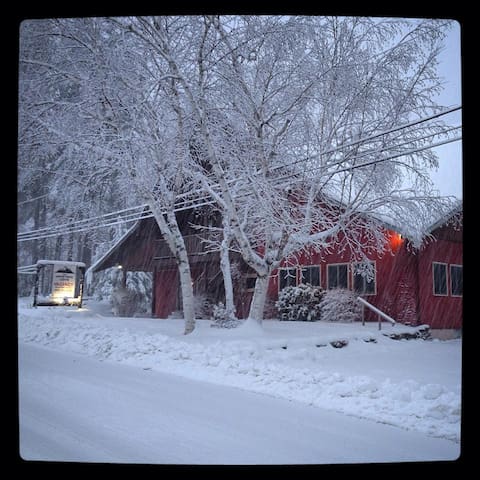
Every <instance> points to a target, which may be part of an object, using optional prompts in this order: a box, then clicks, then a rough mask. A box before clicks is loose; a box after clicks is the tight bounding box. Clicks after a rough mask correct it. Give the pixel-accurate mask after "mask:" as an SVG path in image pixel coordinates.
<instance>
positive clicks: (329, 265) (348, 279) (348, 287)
mask: <svg viewBox="0 0 480 480" xmlns="http://www.w3.org/2000/svg"><path fill="white" fill-rule="evenodd" d="M341 265H345V266H346V267H347V275H346V278H347V286H346V287H339V286H338V285H337V286H336V287H332V288H330V268H329V267H337V268H338V267H339V266H341ZM349 266H350V264H349V263H346V262H340V263H327V285H326V286H327V290H333V289H334V288H346V289H347V290H350V289H351V287H350V275H349V271H350V269H349ZM337 280H338V269H337Z"/></svg>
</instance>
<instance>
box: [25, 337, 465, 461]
mask: <svg viewBox="0 0 480 480" xmlns="http://www.w3.org/2000/svg"><path fill="white" fill-rule="evenodd" d="M19 387H20V390H19V399H20V404H19V412H20V453H21V456H22V458H24V459H26V460H37V459H38V460H51V461H82V462H108V463H111V462H120V463H159V464H292V463H293V464H324V463H363V462H403V461H424V460H425V461H435V460H453V459H456V458H457V457H458V455H459V453H460V452H459V449H460V446H459V445H458V444H457V443H454V442H451V441H448V440H444V439H438V438H432V437H428V436H425V435H422V434H419V433H417V432H412V431H404V430H401V429H399V428H395V427H392V426H389V425H383V424H379V423H374V422H371V421H366V420H362V419H358V418H353V417H348V416H345V415H342V414H338V413H335V412H331V411H326V410H324V409H321V408H314V407H311V406H308V405H304V404H301V403H297V402H290V401H288V400H285V399H281V398H272V397H269V396H264V395H261V394H256V393H253V392H247V391H243V390H240V389H235V388H232V387H226V386H221V385H214V384H211V383H207V382H199V381H195V380H190V379H185V378H181V377H177V376H174V375H170V374H166V373H162V372H158V371H154V370H144V369H141V368H139V367H133V366H129V365H124V364H120V363H110V362H100V361H98V360H96V359H93V358H89V357H86V356H81V355H75V354H71V353H67V352H58V351H53V350H49V349H45V348H42V347H38V346H33V345H27V344H23V343H21V342H20V344H19Z"/></svg>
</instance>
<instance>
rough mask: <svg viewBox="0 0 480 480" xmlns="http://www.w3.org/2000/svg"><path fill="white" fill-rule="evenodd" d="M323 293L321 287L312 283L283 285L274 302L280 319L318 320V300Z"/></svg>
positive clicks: (319, 300)
mask: <svg viewBox="0 0 480 480" xmlns="http://www.w3.org/2000/svg"><path fill="white" fill-rule="evenodd" d="M323 295H324V291H323V289H322V288H320V287H314V286H312V285H307V284H300V285H298V286H296V287H293V286H290V287H285V288H284V289H282V290H281V291H280V293H279V295H278V300H277V301H276V302H275V306H276V307H277V309H278V313H279V315H280V320H291V321H297V320H299V321H307V322H312V321H316V320H320V302H321V300H322V297H323Z"/></svg>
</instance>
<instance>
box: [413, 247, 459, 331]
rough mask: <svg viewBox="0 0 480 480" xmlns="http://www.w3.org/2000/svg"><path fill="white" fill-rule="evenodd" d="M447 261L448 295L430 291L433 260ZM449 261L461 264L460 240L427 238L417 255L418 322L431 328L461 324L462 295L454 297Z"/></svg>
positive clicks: (431, 287)
mask: <svg viewBox="0 0 480 480" xmlns="http://www.w3.org/2000/svg"><path fill="white" fill-rule="evenodd" d="M433 262H438V263H445V264H447V295H445V296H440V295H434V293H433V267H432V263H433ZM450 265H463V244H462V243H459V242H451V241H446V240H437V241H431V242H429V243H428V244H427V245H426V246H425V247H424V248H423V249H422V251H421V252H420V255H419V266H418V271H419V275H420V276H421V278H422V281H421V282H420V288H419V303H420V322H421V323H426V324H428V325H430V327H431V328H456V329H458V328H461V327H462V317H463V298H462V297H454V296H452V294H451V293H452V292H451V285H450V268H449V267H450Z"/></svg>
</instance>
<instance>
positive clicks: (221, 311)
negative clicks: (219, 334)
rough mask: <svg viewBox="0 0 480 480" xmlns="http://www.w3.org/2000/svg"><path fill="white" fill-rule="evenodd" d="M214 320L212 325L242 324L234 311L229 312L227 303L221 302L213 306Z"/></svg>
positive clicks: (225, 326) (222, 326)
mask: <svg viewBox="0 0 480 480" xmlns="http://www.w3.org/2000/svg"><path fill="white" fill-rule="evenodd" d="M212 316H213V322H212V324H211V325H210V326H211V327H216V328H235V327H238V325H239V324H240V320H238V319H237V318H235V315H234V314H233V312H228V311H227V309H226V308H225V305H224V304H223V303H222V302H220V303H218V304H217V305H214V306H213V314H212Z"/></svg>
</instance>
